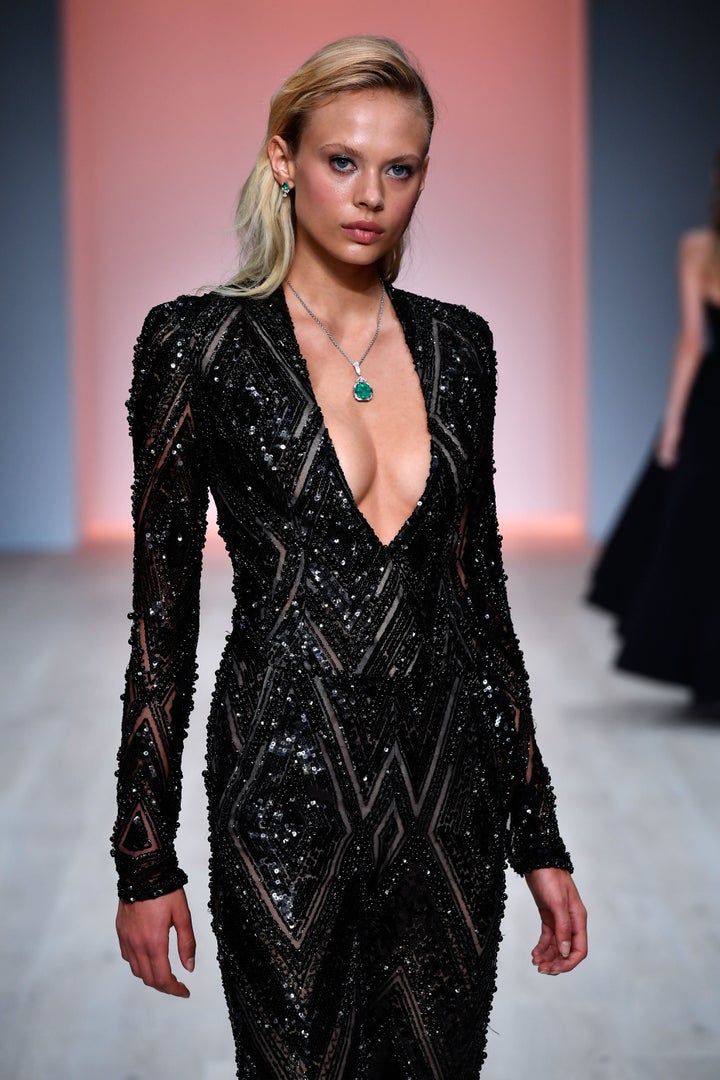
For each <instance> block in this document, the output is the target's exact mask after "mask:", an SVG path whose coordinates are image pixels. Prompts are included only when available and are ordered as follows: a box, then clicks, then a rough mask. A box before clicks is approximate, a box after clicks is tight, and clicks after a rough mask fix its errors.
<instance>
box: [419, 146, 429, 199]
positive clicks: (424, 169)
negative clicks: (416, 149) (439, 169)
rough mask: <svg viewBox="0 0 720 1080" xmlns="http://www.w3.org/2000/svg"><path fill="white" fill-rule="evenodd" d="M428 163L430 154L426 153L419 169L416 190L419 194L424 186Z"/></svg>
mask: <svg viewBox="0 0 720 1080" xmlns="http://www.w3.org/2000/svg"><path fill="white" fill-rule="evenodd" d="M429 164H430V156H429V155H428V154H426V155H425V160H424V161H423V163H422V167H421V169H420V190H419V191H418V195H419V194H420V192H421V191H422V190H423V189H424V187H425V180H426V178H427V171H428V165H429Z"/></svg>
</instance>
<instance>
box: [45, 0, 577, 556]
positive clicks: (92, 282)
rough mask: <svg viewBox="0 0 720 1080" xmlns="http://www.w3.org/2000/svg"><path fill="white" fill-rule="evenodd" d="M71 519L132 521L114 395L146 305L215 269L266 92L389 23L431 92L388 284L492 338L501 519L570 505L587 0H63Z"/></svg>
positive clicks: (538, 526) (562, 528) (124, 443)
mask: <svg viewBox="0 0 720 1080" xmlns="http://www.w3.org/2000/svg"><path fill="white" fill-rule="evenodd" d="M64 25H65V60H66V64H65V70H66V102H67V140H68V157H67V160H68V191H69V235H70V241H71V295H72V325H73V338H74V356H75V365H76V367H75V370H76V400H77V406H78V408H77V431H78V459H79V478H80V483H79V489H80V504H81V515H82V521H81V528H82V533H83V535H84V537H85V538H86V539H93V538H98V537H102V536H108V535H115V534H118V533H123V532H126V531H127V529H128V504H129V500H128V485H129V479H130V453H129V441H128V439H127V430H126V423H125V417H124V404H123V403H124V401H125V398H126V396H127V388H128V381H129V372H130V367H129V364H130V354H131V349H132V344H133V341H134V338H135V336H136V334H137V331H138V329H139V326H140V324H141V322H142V318H143V316H144V314H145V312H146V311H147V309H148V308H149V307H150V306H151V305H152V304H155V303H157V302H159V301H161V300H165V299H168V298H169V297H171V296H174V295H176V294H178V293H180V292H188V291H192V290H194V289H195V288H197V287H198V286H201V285H203V284H206V283H211V282H216V281H219V280H221V279H222V278H223V277H224V276H225V275H226V274H227V273H228V272H229V271H230V270H231V269H232V267H233V265H234V241H233V237H232V234H231V231H230V226H231V220H232V211H233V206H234V202H235V198H236V195H237V191H238V189H239V187H240V184H241V182H242V180H243V179H244V177H245V175H246V174H247V172H248V170H249V168H250V165H251V163H252V161H253V159H254V157H255V154H256V152H257V149H258V147H259V144H260V142H261V139H262V136H263V132H264V125H265V120H266V116H267V108H268V102H269V98H270V95H271V94H272V92H273V91H274V89H275V88H276V87H277V86H278V85H279V83H280V82H281V81H282V79H283V78H284V76H285V75H286V74H287V73H289V72H290V71H291V70H292V69H293V68H295V67H296V66H297V65H298V64H299V63H300V62H301V61H302V60H303V59H305V58H306V57H307V56H308V55H309V54H310V53H311V52H312V51H314V50H315V49H316V48H317V47H318V46H319V45H321V44H323V43H324V42H326V41H329V40H331V39H333V38H335V37H339V36H341V35H342V34H347V33H360V32H370V33H381V34H386V35H389V36H392V37H397V38H398V39H399V40H400V41H402V42H403V44H405V45H406V46H407V47H408V48H409V49H410V50H411V51H412V52H414V53H415V54H416V55H417V56H418V57H419V59H420V61H421V63H422V64H423V67H424V69H425V73H426V75H427V77H428V80H429V83H430V86H431V90H432V91H433V92H434V95H435V97H436V101H437V104H438V106H439V108H438V112H439V118H438V120H439V122H438V127H437V130H436V135H435V138H434V140H433V146H432V149H431V159H432V160H431V166H430V174H429V177H428V186H427V188H426V191H425V193H424V195H423V199H422V201H421V207H420V210H419V212H418V216H417V218H416V221H415V223H414V226H413V228H414V239H413V256H412V258H411V260H409V261H408V264H407V266H406V269H405V271H404V273H403V276H402V279H401V284H402V285H404V286H405V287H408V288H411V289H416V290H417V291H420V292H426V293H428V294H430V295H435V296H439V297H441V298H443V299H448V300H453V301H460V302H462V303H466V304H467V305H468V306H470V307H472V308H474V309H475V310H478V311H480V312H481V313H482V314H484V315H485V316H486V317H487V318H488V319H489V320H490V323H491V325H492V326H493V329H494V331H495V336H496V344H497V348H498V352H499V357H500V379H501V390H500V399H499V410H500V416H499V420H498V428H497V443H496V453H497V460H498V497H499V505H500V511H501V517H502V520H503V527H504V528H505V529H506V531H509V532H511V533H518V534H532V535H545V536H547V535H550V536H558V535H559V536H569V535H573V536H575V535H580V534H581V533H582V532H583V529H584V521H585V470H586V466H585V459H586V452H585V436H584V430H585V417H584V397H585V395H584V380H585V362H584V344H585V341H584V339H585V334H584V325H585V311H584V296H585V282H584V266H585V250H584V221H585V185H584V145H585V139H584V84H585V79H584V70H583V52H584V49H583V45H584V43H583V26H584V5H583V3H582V0H544V2H543V3H542V4H539V3H537V0H444V2H443V3H442V4H438V3H427V4H424V3H422V2H421V3H418V2H417V0H393V3H392V4H388V3H387V0H366V2H365V4H363V5H362V12H361V13H358V9H357V5H354V4H353V5H351V4H345V3H338V2H315V3H313V4H311V5H307V4H302V5H300V4H285V5H283V4H264V5H260V4H257V3H252V4H251V3H246V2H243V0H125V2H124V3H123V4H104V3H103V4H100V3H96V2H95V0H65V4H64Z"/></svg>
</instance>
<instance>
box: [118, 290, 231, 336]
mask: <svg viewBox="0 0 720 1080" xmlns="http://www.w3.org/2000/svg"><path fill="white" fill-rule="evenodd" d="M234 304H237V300H236V299H235V298H233V297H226V296H221V295H219V294H218V293H202V294H198V295H191V294H185V295H182V296H178V297H176V298H175V299H174V300H166V301H165V302H164V303H162V304H157V305H156V306H155V307H153V308H151V309H150V311H149V312H148V314H147V315H146V316H145V320H144V322H143V325H142V329H141V331H140V337H139V341H140V342H142V341H143V340H146V341H147V340H148V339H150V340H153V339H157V338H158V337H160V338H161V339H162V338H163V337H167V336H168V335H172V334H173V333H176V332H177V331H180V330H183V331H186V332H197V331H198V330H199V329H200V328H201V326H202V325H203V324H204V323H205V322H208V321H209V322H210V323H213V322H216V323H217V322H220V321H222V319H223V318H224V316H225V314H226V312H227V311H228V309H229V308H230V307H232V306H233V305H234Z"/></svg>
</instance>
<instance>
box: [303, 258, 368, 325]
mask: <svg viewBox="0 0 720 1080" xmlns="http://www.w3.org/2000/svg"><path fill="white" fill-rule="evenodd" d="M287 280H288V281H290V282H292V284H293V286H294V288H295V289H297V291H298V292H299V293H300V295H301V296H302V298H303V300H305V301H306V303H307V304H309V305H310V307H314V306H318V307H320V308H321V309H322V310H323V311H325V313H326V314H331V313H334V312H338V313H345V314H347V313H348V312H353V311H357V312H364V311H367V308H368V306H374V305H376V304H377V302H378V299H379V296H380V275H379V273H378V268H377V266H376V265H375V264H371V265H370V266H348V265H347V264H346V263H343V264H340V265H337V266H336V265H328V264H327V263H316V262H314V261H312V262H311V261H308V260H305V259H302V258H295V259H294V260H293V262H292V265H291V267H290V270H289V272H288V276H287Z"/></svg>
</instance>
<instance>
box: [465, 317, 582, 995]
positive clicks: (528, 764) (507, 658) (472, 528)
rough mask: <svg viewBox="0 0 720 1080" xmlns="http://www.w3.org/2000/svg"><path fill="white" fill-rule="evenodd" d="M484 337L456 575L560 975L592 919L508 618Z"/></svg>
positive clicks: (517, 856)
mask: <svg viewBox="0 0 720 1080" xmlns="http://www.w3.org/2000/svg"><path fill="white" fill-rule="evenodd" d="M481 336H482V337H483V338H484V346H485V351H486V354H487V357H488V360H489V362H490V364H491V367H490V368H489V372H488V374H489V387H488V393H487V400H486V402H485V403H484V407H485V409H486V412H487V416H486V423H485V426H484V445H483V447H482V448H481V459H480V462H479V467H478V479H477V484H476V488H475V492H474V497H473V498H472V499H471V501H470V503H469V505H468V508H467V511H466V514H465V517H464V520H463V527H462V530H461V536H460V543H459V547H458V574H459V578H460V582H461V585H462V587H463V588H464V590H465V593H466V599H467V600H468V602H469V607H470V609H471V612H472V616H471V619H472V623H473V629H474V633H475V639H476V648H477V651H478V654H479V658H480V663H481V664H482V667H483V672H484V673H485V678H487V686H488V691H489V693H491V694H492V695H494V699H495V700H494V704H495V705H496V717H497V718H498V719H497V720H496V746H495V752H496V757H497V758H499V759H500V765H501V767H500V770H499V771H500V772H501V774H503V773H504V775H505V776H506V777H507V780H508V791H507V801H508V811H509V812H508V816H507V851H508V858H509V861H510V863H511V865H512V866H513V868H514V869H515V870H516V871H517V872H518V873H520V874H523V875H524V876H525V880H526V882H527V884H528V887H529V889H530V892H531V894H532V896H533V899H534V900H535V903H536V905H537V907H538V911H539V913H540V918H541V927H542V928H541V934H540V939H539V941H538V943H537V945H536V946H535V948H534V949H533V953H532V962H533V964H534V965H535V966H536V968H537V970H538V971H539V972H541V973H542V974H550V975H557V974H560V973H561V972H566V971H570V970H572V968H574V967H575V966H576V965H577V964H579V963H580V961H581V960H583V959H584V958H585V956H586V955H587V913H586V911H585V907H584V905H583V903H582V901H581V899H580V896H579V894H578V891H577V888H576V887H575V883H574V881H573V878H572V876H571V875H572V864H571V862H570V857H569V855H568V853H567V851H566V849H565V845H564V844H563V841H562V839H561V837H560V833H559V830H558V825H557V818H556V815H555V796H554V793H553V790H552V786H551V783H550V776H549V773H548V771H547V769H546V767H545V765H544V763H543V760H542V756H541V754H540V750H539V747H538V745H537V741H536V738H535V727H534V723H533V718H532V703H531V698H530V691H529V686H528V678H527V672H526V670H525V664H524V661H523V655H522V652H521V650H520V646H519V644H518V640H517V637H516V635H515V631H514V629H513V625H512V619H511V616H510V607H509V604H508V598H507V589H506V575H505V572H504V569H503V562H502V551H501V540H502V538H501V536H500V535H499V531H498V523H497V512H496V505H495V491H494V482H493V475H494V471H495V470H494V466H493V451H492V448H493V427H494V413H495V392H496V367H495V355H494V352H493V351H492V338H491V335H490V331H489V329H487V327H483V333H482V335H481ZM501 717H502V718H503V719H502V720H500V718H501Z"/></svg>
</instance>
